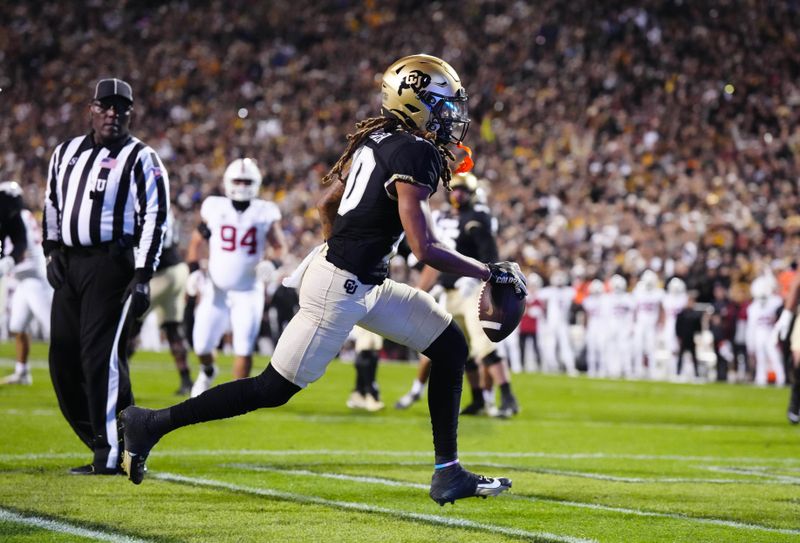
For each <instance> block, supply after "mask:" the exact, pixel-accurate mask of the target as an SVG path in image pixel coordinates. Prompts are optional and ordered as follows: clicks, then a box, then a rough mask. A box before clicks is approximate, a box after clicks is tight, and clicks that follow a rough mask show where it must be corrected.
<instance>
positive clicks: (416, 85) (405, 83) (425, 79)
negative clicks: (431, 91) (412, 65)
mask: <svg viewBox="0 0 800 543" xmlns="http://www.w3.org/2000/svg"><path fill="white" fill-rule="evenodd" d="M430 84H431V76H429V75H428V74H426V73H425V72H423V71H420V70H411V72H410V73H409V74H408V75H407V76H405V77H404V78H403V80H402V81H401V82H400V87H399V88H398V89H397V95H398V96H402V95H403V89H411V90H412V91H414V94H419V92H420V91H421V90H422V89H425V88H427V86H428V85H430Z"/></svg>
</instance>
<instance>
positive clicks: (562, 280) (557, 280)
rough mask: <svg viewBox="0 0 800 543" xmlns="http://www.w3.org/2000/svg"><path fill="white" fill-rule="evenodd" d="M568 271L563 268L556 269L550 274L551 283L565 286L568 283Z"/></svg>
mask: <svg viewBox="0 0 800 543" xmlns="http://www.w3.org/2000/svg"><path fill="white" fill-rule="evenodd" d="M567 279H569V278H568V277H567V272H565V271H563V270H556V271H554V272H553V273H552V274H550V284H551V285H553V286H554V287H563V286H565V285H566V284H567Z"/></svg>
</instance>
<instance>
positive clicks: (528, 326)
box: [519, 273, 544, 372]
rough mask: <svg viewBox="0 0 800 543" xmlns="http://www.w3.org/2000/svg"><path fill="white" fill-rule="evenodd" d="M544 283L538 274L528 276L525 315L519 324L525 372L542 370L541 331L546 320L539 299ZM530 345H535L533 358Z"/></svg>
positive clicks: (520, 348)
mask: <svg viewBox="0 0 800 543" xmlns="http://www.w3.org/2000/svg"><path fill="white" fill-rule="evenodd" d="M542 285H543V281H542V278H541V276H540V275H539V274H538V273H531V274H529V275H528V296H527V297H526V298H525V313H523V315H522V320H520V323H519V350H520V354H521V356H522V360H523V363H524V366H525V371H528V372H531V371H534V370H535V369H536V365H537V364H538V366H539V369H540V370H541V369H542V354H541V351H540V350H539V330H540V329H541V322H542V319H544V305H542V301H541V300H540V299H539V289H540V288H542ZM528 343H531V344H532V345H533V353H532V356H530V357H529V356H528V349H527V346H528Z"/></svg>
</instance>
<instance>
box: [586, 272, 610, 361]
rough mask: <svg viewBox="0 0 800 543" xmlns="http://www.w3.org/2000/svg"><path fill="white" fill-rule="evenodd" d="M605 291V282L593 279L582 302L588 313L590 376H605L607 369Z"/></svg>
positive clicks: (587, 336) (587, 345)
mask: <svg viewBox="0 0 800 543" xmlns="http://www.w3.org/2000/svg"><path fill="white" fill-rule="evenodd" d="M604 293H605V285H603V282H602V281H601V280H600V279H593V280H592V281H591V282H590V283H589V289H588V293H587V295H586V297H585V298H584V299H583V303H581V306H582V307H583V310H584V312H585V313H586V372H587V374H588V375H589V377H604V376H605V371H606V369H605V360H604V359H603V354H604V353H603V351H604V349H605V340H606V333H605V327H606V315H605V312H604V311H605V304H604V303H603V295H604Z"/></svg>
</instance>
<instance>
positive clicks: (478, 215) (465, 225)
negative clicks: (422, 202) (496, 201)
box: [434, 204, 497, 288]
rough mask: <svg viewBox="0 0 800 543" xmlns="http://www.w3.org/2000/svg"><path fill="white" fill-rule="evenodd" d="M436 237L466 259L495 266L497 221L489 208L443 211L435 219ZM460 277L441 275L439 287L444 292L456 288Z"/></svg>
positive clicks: (476, 206)
mask: <svg viewBox="0 0 800 543" xmlns="http://www.w3.org/2000/svg"><path fill="white" fill-rule="evenodd" d="M434 220H435V224H436V235H437V237H438V238H439V240H440V241H442V242H443V243H446V244H447V245H448V246H450V247H451V248H453V249H455V250H456V251H458V252H459V253H461V254H462V255H465V256H469V257H472V258H474V259H476V260H479V261H480V262H485V263H489V262H497V243H496V242H495V239H494V238H495V234H497V226H496V221H495V220H494V218H492V216H491V214H490V212H489V208H488V207H487V206H485V205H482V204H477V205H475V206H464V207H462V208H461V209H459V210H458V211H456V210H453V209H450V208H448V209H444V210H442V211H440V212H439V213H438V214H437V215H436V216H435V217H434ZM460 278H461V276H460V275H454V274H451V273H442V274H441V275H440V276H439V283H440V284H441V285H442V286H443V287H444V288H455V284H456V281H457V280H458V279H460Z"/></svg>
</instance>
